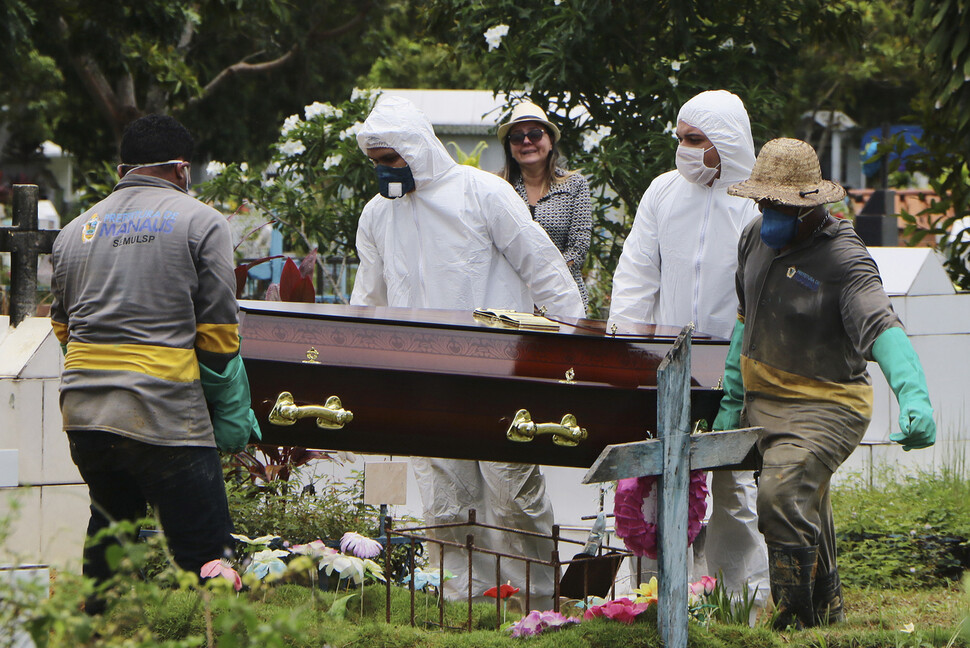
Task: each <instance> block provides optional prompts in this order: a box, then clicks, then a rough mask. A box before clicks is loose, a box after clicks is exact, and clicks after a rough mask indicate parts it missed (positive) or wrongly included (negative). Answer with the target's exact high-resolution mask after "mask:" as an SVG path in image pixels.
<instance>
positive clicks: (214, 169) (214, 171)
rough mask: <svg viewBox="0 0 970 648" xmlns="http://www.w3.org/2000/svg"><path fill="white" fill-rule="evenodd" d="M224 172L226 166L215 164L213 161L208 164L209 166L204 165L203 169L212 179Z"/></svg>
mask: <svg viewBox="0 0 970 648" xmlns="http://www.w3.org/2000/svg"><path fill="white" fill-rule="evenodd" d="M225 170H226V165H225V164H223V163H222V162H216V161H215V160H213V161H212V162H209V164H208V165H206V167H205V172H206V173H207V174H209V175H210V176H212V177H213V178H214V177H216V176H217V175H219V174H220V173H222V172H223V171H225Z"/></svg>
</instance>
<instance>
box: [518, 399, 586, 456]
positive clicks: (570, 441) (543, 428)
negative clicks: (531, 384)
mask: <svg viewBox="0 0 970 648" xmlns="http://www.w3.org/2000/svg"><path fill="white" fill-rule="evenodd" d="M540 434H551V435H552V442H553V443H555V444H556V445H561V446H567V447H570V448H571V447H574V446H577V445H579V442H580V441H584V440H585V439H586V436H587V435H586V428H581V427H579V425H577V424H576V417H575V416H573V415H572V414H566V415H565V416H564V417H562V422H560V423H535V422H533V420H532V415H531V414H529V411H528V410H524V409H520V410H519V411H518V412H516V413H515V418H513V419H512V425H510V426H509V431H508V432H506V433H505V436H506V438H508V439H509V440H510V441H520V442H523V443H524V442H526V441H532V440H533V439H534V438H536V436H538V435H540Z"/></svg>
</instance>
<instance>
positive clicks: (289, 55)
mask: <svg viewBox="0 0 970 648" xmlns="http://www.w3.org/2000/svg"><path fill="white" fill-rule="evenodd" d="M373 5H374V3H373V1H368V2H364V3H362V4H361V6H360V8H359V10H358V12H357V14H356V15H355V16H354V17H353V18H351V19H350V20H348V21H347V22H345V23H344V24H342V25H340V26H339V27H334V28H333V29H328V30H325V31H318V29H319V27H320V23H317V24H316V25H314V26H313V27H311V28H310V31H309V32H307V41H311V40H313V41H321V40H327V39H330V38H334V37H337V36H340V35H342V34H345V33H347V32H349V31H350V30H351V29H353V28H355V27H356V26H357V25H359V24H360V23H361V22H363V20H364V17H365V16H366V15H367V13H368V12H370V10H371V8H372V7H373ZM301 49H302V47H301V46H300V44H299V43H295V44H294V45H293V46H292V47H291V48H290V49H289V50H287V52H286V53H285V54H283V55H281V56H278V57H277V58H275V59H273V60H271V61H264V62H262V63H249V62H248V59H250V58H252V55H250V56H247V57H246V58H244V59H242V60H240V61H239V62H237V63H233V64H232V65H230V66H229V67H227V68H225V69H223V70H222V71H221V72H219V74H217V75H216V76H215V78H213V79H212V80H211V81H209V83H207V84H206V85H205V87H204V88H203V89H202V93H201V94H200V95H199V96H197V97H193V98H192V99H191V100H189V104H195V103H198V102H199V101H201V100H202V99H205V98H206V97H208V96H209V95H210V94H212V93H213V92H214V91H215V89H216V88H218V87H219V86H220V85H222V84H223V83H225V82H226V81H227V80H228V79H230V78H232V77H234V76H236V75H238V74H253V73H260V72H272V71H273V70H276V69H278V68H280V67H282V66H284V65H286V64H287V63H289V62H290V61H291V60H293V59H294V58H295V57H296V55H297V54H299V53H300V50H301Z"/></svg>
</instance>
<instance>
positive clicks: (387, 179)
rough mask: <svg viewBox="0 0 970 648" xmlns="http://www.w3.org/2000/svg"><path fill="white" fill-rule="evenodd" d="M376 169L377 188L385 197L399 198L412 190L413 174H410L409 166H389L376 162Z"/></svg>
mask: <svg viewBox="0 0 970 648" xmlns="http://www.w3.org/2000/svg"><path fill="white" fill-rule="evenodd" d="M374 170H376V171H377V189H378V191H380V192H381V195H382V196H384V197H385V198H400V197H401V196H403V195H404V194H406V193H409V192H411V191H414V176H413V175H411V167H408V166H403V167H390V166H387V165H384V164H378V165H377V166H376V167H374Z"/></svg>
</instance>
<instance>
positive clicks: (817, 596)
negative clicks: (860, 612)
mask: <svg viewBox="0 0 970 648" xmlns="http://www.w3.org/2000/svg"><path fill="white" fill-rule="evenodd" d="M812 605H813V607H814V608H815V621H816V622H817V623H818V624H819V625H828V624H830V623H840V622H842V621H845V612H844V611H843V609H842V581H841V580H839V570H838V569H833V570H832V571H830V572H829V573H827V574H821V575H819V576H818V577H817V578H816V579H815V589H814V590H813V591H812Z"/></svg>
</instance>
